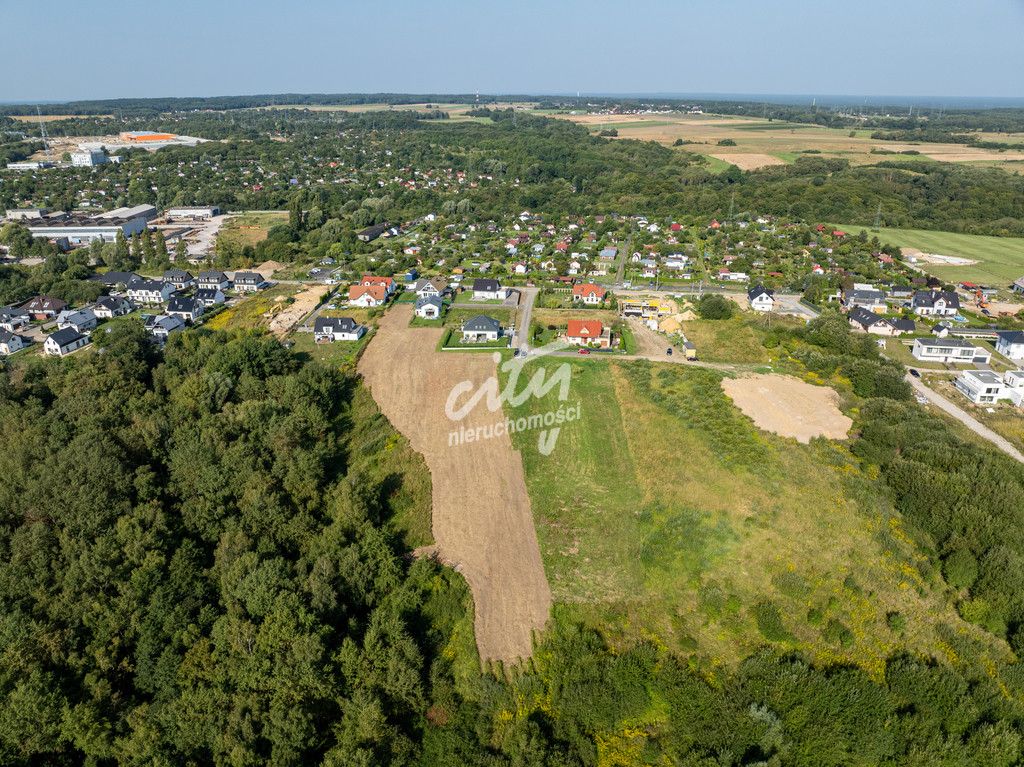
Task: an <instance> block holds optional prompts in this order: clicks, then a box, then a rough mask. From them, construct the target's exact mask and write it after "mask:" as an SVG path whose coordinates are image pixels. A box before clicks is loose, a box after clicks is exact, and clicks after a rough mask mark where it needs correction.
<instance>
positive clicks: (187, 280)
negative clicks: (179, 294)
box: [164, 269, 196, 290]
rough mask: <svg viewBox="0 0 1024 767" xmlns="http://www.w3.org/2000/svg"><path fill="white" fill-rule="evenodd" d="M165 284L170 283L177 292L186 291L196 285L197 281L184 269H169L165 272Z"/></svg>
mask: <svg viewBox="0 0 1024 767" xmlns="http://www.w3.org/2000/svg"><path fill="white" fill-rule="evenodd" d="M164 282H169V283H171V285H173V286H174V289H175V290H186V289H188V288H191V287H192V286H193V285H195V282H196V279H195V277H193V276H192V275H191V274H190V273H189V272H186V271H184V270H183V269H168V270H167V271H166V272H164Z"/></svg>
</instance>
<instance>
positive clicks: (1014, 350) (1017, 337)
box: [996, 330, 1024, 360]
mask: <svg viewBox="0 0 1024 767" xmlns="http://www.w3.org/2000/svg"><path fill="white" fill-rule="evenodd" d="M996 351H997V352H999V353H1000V354H1002V355H1003V356H1004V357H1008V358H1009V359H1011V360H1024V333H1022V332H1021V331H1019V330H1015V331H1013V332H1009V333H1000V334H999V338H998V339H997V340H996Z"/></svg>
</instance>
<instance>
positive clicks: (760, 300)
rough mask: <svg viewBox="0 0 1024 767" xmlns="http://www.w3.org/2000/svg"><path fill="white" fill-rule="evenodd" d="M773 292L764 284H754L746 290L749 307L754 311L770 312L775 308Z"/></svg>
mask: <svg viewBox="0 0 1024 767" xmlns="http://www.w3.org/2000/svg"><path fill="white" fill-rule="evenodd" d="M774 295H775V293H774V291H771V290H768V288H766V287H765V286H764V285H755V286H754V287H752V288H751V289H750V290H748V291H747V300H748V301H749V302H750V308H751V309H753V310H754V311H755V312H770V311H771V310H772V309H774V308H775V297H774Z"/></svg>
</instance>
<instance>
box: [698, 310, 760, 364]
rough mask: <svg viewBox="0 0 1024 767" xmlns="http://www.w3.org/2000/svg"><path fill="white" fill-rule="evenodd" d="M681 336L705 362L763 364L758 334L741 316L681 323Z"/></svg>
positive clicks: (757, 330)
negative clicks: (690, 343)
mask: <svg viewBox="0 0 1024 767" xmlns="http://www.w3.org/2000/svg"><path fill="white" fill-rule="evenodd" d="M682 326H683V334H684V335H685V336H686V338H687V339H688V340H690V341H692V342H693V343H694V345H696V347H697V350H698V352H699V354H700V358H701V359H702V360H706V361H707V362H742V363H754V364H757V363H767V362H768V353H767V351H766V350H765V348H764V346H762V345H761V337H760V335H761V334H760V331H759V329H757V328H756V326H754V325H751V324H750V323H749V322H748V321H747V320H746V319H744V318H742V317H733V318H732V319H731V320H691V321H688V322H683V323H682Z"/></svg>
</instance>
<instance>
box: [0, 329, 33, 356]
mask: <svg viewBox="0 0 1024 767" xmlns="http://www.w3.org/2000/svg"><path fill="white" fill-rule="evenodd" d="M28 345H29V341H27V340H26V339H25V338H22V337H21V336H19V335H18V334H17V333H12V332H10V331H9V330H0V354H3V355H7V354H14V353H15V352H17V351H21V350H22V349H24V348H25V347H26V346H28Z"/></svg>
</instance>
